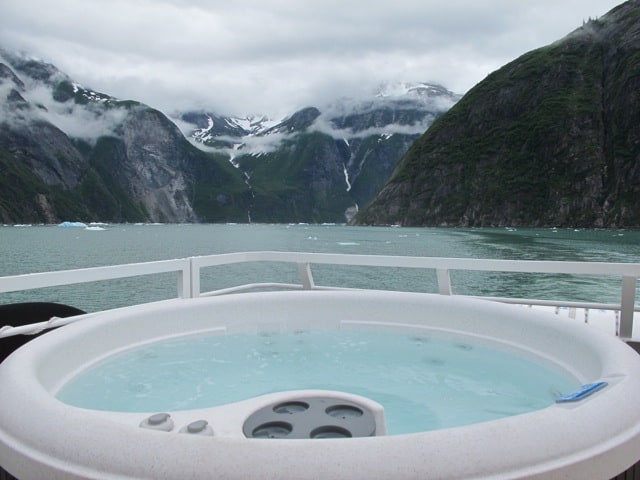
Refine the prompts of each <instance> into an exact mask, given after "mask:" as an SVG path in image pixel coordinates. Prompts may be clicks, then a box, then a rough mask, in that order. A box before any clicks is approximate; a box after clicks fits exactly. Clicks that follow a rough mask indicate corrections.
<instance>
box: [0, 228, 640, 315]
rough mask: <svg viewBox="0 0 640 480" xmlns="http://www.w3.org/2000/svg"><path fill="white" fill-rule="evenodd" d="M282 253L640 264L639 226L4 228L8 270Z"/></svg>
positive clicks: (320, 275)
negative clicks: (263, 251)
mask: <svg viewBox="0 0 640 480" xmlns="http://www.w3.org/2000/svg"><path fill="white" fill-rule="evenodd" d="M255 250H278V251H300V252H327V253H349V254H380V255H406V256H436V257H465V258H469V257H473V258H499V259H526V260H571V261H608V262H638V261H640V231H635V230H573V229H443V228H392V227H348V226H340V225H106V226H104V227H103V229H102V230H92V229H84V228H61V227H57V226H27V227H13V226H4V227H0V258H2V262H1V263H0V276H5V275H17V274H24V273H32V272H41V271H50V270H64V269H71V268H83V267H94V266H102V265H113V264H122V263H132V262H145V261H152V260H166V259H171V258H182V257H189V256H198V255H210V254H215V253H228V252H241V251H255ZM313 274H314V279H315V281H316V284H319V285H340V286H351V287H374V288H382V289H403V290H411V291H426V292H435V291H436V282H435V274H434V272H433V271H421V270H415V271H414V270H413V269H411V271H403V270H401V269H397V270H395V269H394V270H389V269H371V268H363V267H335V266H322V265H318V266H315V267H314V268H313ZM258 281H280V282H297V273H296V271H295V268H293V267H292V266H289V265H280V264H246V265H243V266H240V267H231V266H229V267H224V268H219V269H218V268H211V269H207V270H206V273H205V275H204V276H203V282H202V283H203V290H209V289H214V288H222V287H226V286H232V285H237V284H241V283H248V282H258ZM452 283H453V289H454V292H455V293H460V294H476V295H499V296H518V297H531V298H547V299H563V300H587V301H597V302H616V301H619V294H620V293H619V292H620V290H619V288H620V280H619V279H618V278H610V277H587V278H585V277H581V278H576V277H572V276H568V275H551V276H549V275H547V276H541V275H528V274H501V273H475V272H454V273H453V275H452ZM175 294H176V280H175V275H173V274H167V275H158V276H153V277H138V278H134V279H125V280H118V281H109V282H95V283H92V284H89V285H76V286H68V287H56V288H47V289H41V290H34V291H29V292H19V293H8V294H0V303H8V302H15V301H58V302H62V303H68V304H71V305H75V306H77V307H79V308H82V309H84V310H87V311H95V310H99V309H102V308H113V307H117V306H124V305H130V304H134V303H138V302H141V301H150V300H159V299H163V298H170V297H173V296H175Z"/></svg>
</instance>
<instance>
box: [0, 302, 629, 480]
mask: <svg viewBox="0 0 640 480" xmlns="http://www.w3.org/2000/svg"><path fill="white" fill-rule="evenodd" d="M318 328H323V329H340V328H350V329H361V330H369V329H376V330H381V329H382V330H385V329H387V330H389V331H396V330H402V331H407V332H433V333H436V334H438V335H460V336H462V337H464V338H465V339H469V338H472V339H475V340H477V342H479V343H490V344H496V345H502V346H504V347H505V348H506V349H508V350H510V351H517V352H521V353H522V354H523V355H524V356H527V357H528V358H538V359H540V361H541V362H543V363H545V364H552V365H554V366H555V367H556V368H559V369H562V370H564V371H565V372H566V373H567V374H568V375H571V376H572V377H574V378H575V379H576V380H577V382H578V383H579V384H581V385H586V387H585V388H584V392H582V393H580V389H578V392H561V393H563V394H567V393H569V394H571V393H575V395H574V397H575V398H572V396H571V395H569V396H568V397H567V398H565V400H569V401H566V402H559V403H553V404H551V405H549V406H547V407H545V408H541V409H538V410H535V411H531V412H529V413H524V414H518V415H514V416H508V417H504V418H500V419H497V420H493V421H484V422H479V423H473V424H469V425H464V426H457V427H451V428H442V429H437V430H430V431H424V432H417V433H408V434H398V435H389V434H387V433H388V432H387V429H386V422H385V414H384V404H383V402H377V401H374V400H372V399H370V398H367V397H366V396H360V395H354V394H351V393H348V392H341V391H326V390H313V389H311V390H309V389H305V390H301V391H284V392H273V393H269V394H265V395H259V396H257V397H254V398H247V399H243V400H241V401H237V402H232V403H229V404H224V405H218V406H212V407H207V408H198V409H188V410H176V411H169V412H158V411H148V412H129V413H127V412H116V411H101V410H93V409H88V408H79V407H76V406H71V405H69V404H66V403H63V402H62V401H60V400H58V399H57V398H56V393H57V392H58V391H59V390H60V388H61V387H62V386H63V385H65V384H67V383H68V382H69V380H70V379H73V378H75V377H76V376H77V375H78V373H79V372H82V371H84V370H86V369H87V366H89V365H94V364H96V363H98V362H99V361H101V360H102V359H105V358H108V357H110V356H112V355H114V354H115V353H117V352H122V351H126V350H129V349H132V348H134V347H137V346H141V345H144V344H148V343H153V342H158V341H162V340H166V339H171V338H176V337H180V336H188V335H196V334H202V333H208V332H218V333H220V334H229V333H236V332H254V333H256V334H258V333H260V332H264V331H300V330H305V329H318ZM0 385H2V397H3V398H2V408H0V465H2V466H3V468H4V469H6V470H7V471H8V472H10V473H12V474H13V475H15V476H16V477H17V478H20V479H21V480H28V479H37V480H40V479H43V478H47V479H64V480H67V479H80V478H82V479H89V478H121V479H124V478H130V479H134V478H135V479H141V478H149V479H158V478H167V479H169V478H193V479H209V478H224V479H233V478H237V479H248V478H260V479H268V478H273V479H289V478H290V479H304V478H314V479H315V478H349V479H359V478H361V479H369V480H371V479H389V478H393V479H402V478H407V479H408V478H419V479H429V478H438V479H462V478H575V479H584V478H590V479H598V478H602V479H608V478H611V477H613V476H615V475H616V474H618V473H620V472H622V471H623V470H625V469H626V468H628V467H629V466H630V465H632V464H634V463H635V462H636V461H637V460H638V452H639V451H640V409H638V408H637V405H636V403H637V399H638V398H640V359H639V358H638V356H637V354H636V353H635V352H633V351H632V350H631V349H630V348H629V347H627V346H626V345H625V344H624V343H623V342H621V341H620V340H618V339H616V338H614V337H610V336H608V335H605V334H603V333H601V332H598V331H596V330H594V329H592V328H590V327H588V326H586V325H584V324H580V323H570V321H563V320H560V319H558V318H557V317H555V316H552V315H549V316H547V315H546V314H544V313H539V312H535V311H531V310H529V309H524V308H521V307H516V306H507V305H501V304H496V303H492V302H488V301H481V300H472V299H464V298H456V297H446V296H440V295H429V294H418V293H405V292H401V293H399V292H380V291H375V292H373V291H348V292H347V291H342V292H340V291H305V292H268V293H247V294H238V295H227V296H219V297H209V298H198V299H176V300H169V301H164V302H157V303H153V304H146V305H138V306H135V307H128V308H123V309H118V310H112V311H107V312H102V313H100V314H96V315H95V316H94V317H92V318H91V319H88V320H86V321H82V322H78V323H75V324H72V325H68V326H66V327H64V328H61V329H58V330H56V331H53V332H51V333H49V334H47V335H45V336H42V337H40V338H37V339H35V340H33V341H32V342H30V343H29V344H27V345H26V346H25V347H22V348H21V349H19V350H18V351H16V352H15V353H14V354H12V355H11V356H10V357H9V358H8V359H7V360H5V362H3V363H2V364H0ZM589 386H592V387H593V388H592V389H590V387H589ZM583 394H584V398H582V397H583ZM571 400H574V401H571ZM298 411H305V412H306V413H305V414H304V415H306V417H304V418H303V417H296V415H299V413H298ZM281 412H284V414H285V415H286V419H285V420H286V421H281V420H280V419H279V418H280V417H278V415H279V414H280V413H281ZM325 412H329V413H332V412H333V413H335V412H340V413H339V417H340V418H338V419H337V420H335V421H334V420H332V419H328V418H327V417H325V416H324V413H325ZM343 412H346V413H344V414H343ZM353 412H356V413H357V415H356V416H357V418H358V422H360V423H357V424H356V423H349V422H352V420H351V419H350V418H348V417H349V416H350V414H351V413H353ZM295 418H300V420H299V421H296V420H295ZM296 422H297V423H298V424H299V425H302V424H304V428H302V426H301V427H300V428H297V427H298V426H296ZM340 422H342V423H340ZM296 429H297V430H296ZM305 429H306V430H305ZM292 430H296V431H303V430H305V431H308V432H313V433H309V434H307V433H304V434H302V437H304V439H303V438H302V437H293V436H289V434H290V432H291V431H292ZM265 432H266V433H265ZM276 437H277V438H276ZM309 437H312V438H313V439H309ZM332 437H350V438H332Z"/></svg>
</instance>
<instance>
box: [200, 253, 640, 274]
mask: <svg viewBox="0 0 640 480" xmlns="http://www.w3.org/2000/svg"><path fill="white" fill-rule="evenodd" d="M193 260H194V261H195V262H197V264H198V266H199V267H207V266H216V265H225V264H228V263H241V262H260V261H268V262H285V263H311V264H314V263H315V264H333V265H353V266H369V267H376V266H378V267H401V268H427V269H446V270H476V271H496V272H512V273H559V274H581V275H607V276H625V275H627V276H638V277H640V263H607V262H574V261H555V260H494V259H477V258H447V257H406V256H393V255H348V254H342V253H307V252H278V251H261V252H242V253H225V254H220V255H210V256H202V257H193Z"/></svg>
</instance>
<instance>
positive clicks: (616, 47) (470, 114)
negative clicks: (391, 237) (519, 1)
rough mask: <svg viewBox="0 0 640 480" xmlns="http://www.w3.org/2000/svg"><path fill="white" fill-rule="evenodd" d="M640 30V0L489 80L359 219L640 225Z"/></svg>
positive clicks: (408, 158)
mask: <svg viewBox="0 0 640 480" xmlns="http://www.w3.org/2000/svg"><path fill="white" fill-rule="evenodd" d="M639 26H640V1H638V0H631V1H628V2H626V3H624V4H622V5H621V6H619V7H617V8H615V9H614V10H612V11H611V12H609V13H608V14H607V15H605V16H604V17H602V18H601V19H599V20H592V21H589V22H588V23H586V24H585V25H583V26H582V27H581V28H579V29H577V30H576V31H574V32H573V33H571V34H569V35H568V36H567V37H565V38H564V39H562V40H560V41H558V42H556V43H554V44H552V45H549V46H546V47H543V48H540V49H538V50H535V51H532V52H530V53H527V54H525V55H523V56H522V57H520V58H518V59H517V60H515V61H513V62H511V63H509V64H508V65H505V66H504V67H502V68H501V69H499V70H498V71H496V72H494V73H492V74H491V75H489V76H488V77H487V78H486V79H485V80H483V81H482V82H481V83H479V84H478V85H477V86H476V87H474V88H473V89H472V90H471V91H469V92H468V94H467V95H465V96H464V97H463V98H462V99H461V100H460V101H459V102H458V103H457V104H456V105H455V106H454V107H453V108H451V109H450V110H449V111H448V112H447V113H446V114H444V115H443V116H442V117H440V118H439V119H438V120H437V121H436V122H435V123H434V124H433V126H432V127H431V128H430V129H429V130H428V131H427V132H426V133H425V135H423V136H422V137H421V138H420V139H419V140H418V141H417V142H415V143H414V144H413V146H412V147H411V148H410V149H409V151H408V152H407V154H406V155H405V156H404V157H403V159H402V160H401V161H400V162H399V164H398V167H397V168H396V170H395V171H394V174H393V176H392V178H391V179H390V180H389V182H388V183H387V184H386V185H385V187H384V188H383V189H382V190H381V191H380V192H379V193H378V195H377V196H376V198H375V199H374V200H373V201H372V202H371V204H370V205H369V206H368V207H367V208H366V209H365V210H364V211H362V212H361V213H360V215H359V217H358V222H360V223H363V224H402V225H461V226H504V225H512V226H518V225H527V226H547V225H548V226H552V225H555V226H576V227H578V226H579V227H609V226H611V227H613V226H618V227H622V226H640V195H638V194H639V193H640V95H639V94H638V92H640V27H639Z"/></svg>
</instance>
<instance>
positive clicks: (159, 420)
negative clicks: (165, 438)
mask: <svg viewBox="0 0 640 480" xmlns="http://www.w3.org/2000/svg"><path fill="white" fill-rule="evenodd" d="M140 427H142V428H150V429H152V430H160V431H163V432H170V431H171V430H173V420H171V415H169V414H168V413H156V414H153V415H151V416H150V417H148V418H145V419H144V420H143V421H142V422H141V423H140Z"/></svg>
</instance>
